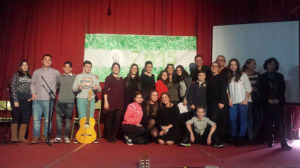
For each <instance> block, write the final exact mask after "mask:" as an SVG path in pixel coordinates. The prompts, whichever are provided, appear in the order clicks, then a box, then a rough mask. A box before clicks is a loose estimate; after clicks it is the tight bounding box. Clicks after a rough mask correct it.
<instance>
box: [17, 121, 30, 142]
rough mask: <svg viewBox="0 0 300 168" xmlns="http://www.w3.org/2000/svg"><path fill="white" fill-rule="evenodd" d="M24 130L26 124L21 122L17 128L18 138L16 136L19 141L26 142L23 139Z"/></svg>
mask: <svg viewBox="0 0 300 168" xmlns="http://www.w3.org/2000/svg"><path fill="white" fill-rule="evenodd" d="M26 130H27V124H21V126H20V129H19V138H18V140H19V141H20V142H26V143H27V142H28V140H27V139H25V134H26Z"/></svg>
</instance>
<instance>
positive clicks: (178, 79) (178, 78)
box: [175, 65, 189, 83]
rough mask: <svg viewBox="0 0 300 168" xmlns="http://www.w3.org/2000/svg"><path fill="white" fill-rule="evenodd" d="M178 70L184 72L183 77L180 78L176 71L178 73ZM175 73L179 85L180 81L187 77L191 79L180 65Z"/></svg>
mask: <svg viewBox="0 0 300 168" xmlns="http://www.w3.org/2000/svg"><path fill="white" fill-rule="evenodd" d="M177 68H179V69H180V70H181V72H182V75H181V76H178V75H177V73H176V71H177ZM175 73H176V77H175V78H176V81H177V83H179V82H180V81H182V80H184V79H185V78H186V77H189V74H188V73H187V72H186V70H185V69H184V68H183V66H182V65H178V66H177V67H176V69H175Z"/></svg>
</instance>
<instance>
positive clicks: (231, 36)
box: [212, 21, 300, 103]
mask: <svg viewBox="0 0 300 168" xmlns="http://www.w3.org/2000/svg"><path fill="white" fill-rule="evenodd" d="M212 49H213V52H212V60H213V61H214V60H216V57H217V56H218V55H224V56H225V57H226V61H227V63H228V62H229V60H230V59H231V58H237V59H238V60H239V61H240V64H241V67H242V66H243V65H244V63H245V61H246V60H247V59H248V58H254V59H255V60H256V63H257V68H256V71H258V72H259V73H263V72H265V70H264V69H263V64H264V61H265V60H266V59H268V58H271V57H274V58H276V59H277V60H278V62H279V64H280V66H279V70H278V72H280V73H282V74H283V75H284V77H285V82H286V87H287V89H286V94H285V96H286V101H287V103H299V102H300V101H299V22H298V21H290V22H271V23H257V24H240V25H227V26H214V27H213V48H212Z"/></svg>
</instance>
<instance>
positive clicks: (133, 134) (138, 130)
mask: <svg viewBox="0 0 300 168" xmlns="http://www.w3.org/2000/svg"><path fill="white" fill-rule="evenodd" d="M122 128H123V131H124V134H125V135H127V136H128V138H130V139H132V142H133V143H135V144H144V132H145V128H144V127H138V126H136V125H131V124H123V125H122Z"/></svg>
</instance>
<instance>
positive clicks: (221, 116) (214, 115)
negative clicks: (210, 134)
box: [207, 104, 228, 144]
mask: <svg viewBox="0 0 300 168" xmlns="http://www.w3.org/2000/svg"><path fill="white" fill-rule="evenodd" d="M226 116H227V113H226V110H225V109H224V108H223V109H222V110H220V109H219V106H218V104H214V105H210V106H209V108H208V115H207V117H208V118H209V119H210V120H211V121H213V122H215V123H216V125H217V128H216V130H215V132H214V136H215V138H216V139H217V141H218V143H220V144H223V143H224V136H225V134H226V129H227V127H226V125H227V124H228V123H226Z"/></svg>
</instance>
